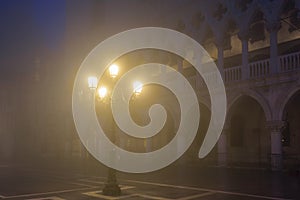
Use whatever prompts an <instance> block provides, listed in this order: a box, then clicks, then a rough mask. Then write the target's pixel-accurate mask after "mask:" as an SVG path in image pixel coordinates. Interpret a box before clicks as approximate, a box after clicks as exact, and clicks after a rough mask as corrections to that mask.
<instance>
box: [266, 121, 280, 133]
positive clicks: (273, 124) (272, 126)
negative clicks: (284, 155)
mask: <svg viewBox="0 0 300 200" xmlns="http://www.w3.org/2000/svg"><path fill="white" fill-rule="evenodd" d="M284 125H285V122H284V121H281V120H273V121H267V122H266V127H267V129H269V130H271V131H276V132H279V131H280V130H281V129H282V128H283V127H284Z"/></svg>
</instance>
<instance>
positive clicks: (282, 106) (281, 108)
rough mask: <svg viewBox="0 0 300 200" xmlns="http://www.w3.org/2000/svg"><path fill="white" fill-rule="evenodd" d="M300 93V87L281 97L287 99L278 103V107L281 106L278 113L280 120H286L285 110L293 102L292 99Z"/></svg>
mask: <svg viewBox="0 0 300 200" xmlns="http://www.w3.org/2000/svg"><path fill="white" fill-rule="evenodd" d="M297 92H300V85H299V86H298V87H295V88H293V89H291V90H289V91H288V92H286V93H284V94H282V95H281V97H285V98H279V101H278V103H277V105H278V104H279V106H278V107H279V109H278V110H279V111H278V113H277V114H278V119H282V120H284V109H285V107H286V105H287V104H288V102H289V101H290V100H291V98H292V97H293V96H294V95H295V94H296V93H297Z"/></svg>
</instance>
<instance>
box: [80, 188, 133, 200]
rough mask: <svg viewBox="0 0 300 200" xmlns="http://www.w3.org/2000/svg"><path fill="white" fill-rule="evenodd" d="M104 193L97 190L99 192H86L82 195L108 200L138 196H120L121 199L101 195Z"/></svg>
mask: <svg viewBox="0 0 300 200" xmlns="http://www.w3.org/2000/svg"><path fill="white" fill-rule="evenodd" d="M101 192H102V191H100V190H97V191H92V192H84V193H82V194H83V195H86V196H90V197H95V198H103V199H106V200H118V199H124V198H128V197H132V196H136V194H129V195H124V196H119V197H112V196H106V195H103V194H99V193H101Z"/></svg>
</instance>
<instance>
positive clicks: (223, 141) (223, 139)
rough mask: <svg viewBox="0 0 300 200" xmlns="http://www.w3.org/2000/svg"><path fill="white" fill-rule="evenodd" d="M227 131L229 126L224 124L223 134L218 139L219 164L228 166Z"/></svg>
mask: <svg viewBox="0 0 300 200" xmlns="http://www.w3.org/2000/svg"><path fill="white" fill-rule="evenodd" d="M227 133H228V126H226V125H225V126H224V128H223V131H222V134H221V135H220V138H219V140H218V165H219V166H226V165H227Z"/></svg>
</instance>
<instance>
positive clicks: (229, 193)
mask: <svg viewBox="0 0 300 200" xmlns="http://www.w3.org/2000/svg"><path fill="white" fill-rule="evenodd" d="M125 181H128V182H132V183H140V184H146V185H155V186H162V187H171V188H178V189H187V190H196V191H206V192H214V193H220V194H228V195H236V196H245V197H254V198H260V199H269V200H292V199H287V198H280V197H270V196H263V195H255V194H247V193H241V192H229V191H224V190H214V189H207V188H196V187H189V186H178V185H169V184H164V183H153V182H145V181H134V180H125Z"/></svg>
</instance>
